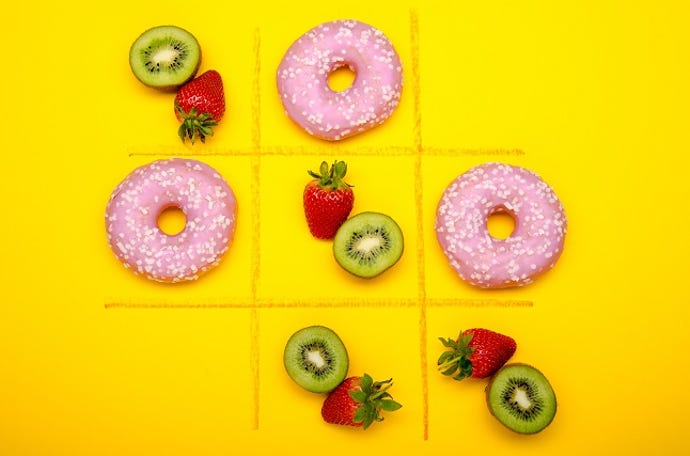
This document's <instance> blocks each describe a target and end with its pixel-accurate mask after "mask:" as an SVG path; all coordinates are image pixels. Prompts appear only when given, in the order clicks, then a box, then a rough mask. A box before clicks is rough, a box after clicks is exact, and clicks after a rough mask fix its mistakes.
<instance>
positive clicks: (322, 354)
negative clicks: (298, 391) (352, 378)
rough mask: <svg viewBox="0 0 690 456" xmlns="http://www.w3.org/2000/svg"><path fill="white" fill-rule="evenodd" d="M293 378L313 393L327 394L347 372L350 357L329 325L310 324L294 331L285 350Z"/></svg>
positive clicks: (289, 373) (287, 367) (284, 357)
mask: <svg viewBox="0 0 690 456" xmlns="http://www.w3.org/2000/svg"><path fill="white" fill-rule="evenodd" d="M283 364H284V365H285V370H286V371H287V373H288V375H289V376H290V378H292V380H294V381H295V383H297V384H298V385H300V386H301V387H302V388H304V389H306V390H307V391H311V392H313V393H327V392H329V391H331V390H333V389H335V387H336V386H338V385H339V384H340V383H341V382H342V381H343V380H345V376H346V375H347V369H348V367H349V359H348V356H347V350H346V349H345V345H344V344H343V342H342V340H341V339H340V337H338V335H337V334H336V333H335V332H334V331H333V330H332V329H330V328H327V327H325V326H318V325H316V326H308V327H306V328H302V329H300V330H299V331H297V332H296V333H294V334H293V335H292V336H291V337H290V338H289V339H288V341H287V344H286V345H285V351H284V353H283Z"/></svg>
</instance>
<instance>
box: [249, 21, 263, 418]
mask: <svg viewBox="0 0 690 456" xmlns="http://www.w3.org/2000/svg"><path fill="white" fill-rule="evenodd" d="M253 48H254V49H253V50H254V74H253V78H252V146H253V149H254V150H255V153H254V154H253V155H252V158H251V167H252V183H251V194H252V211H253V214H252V215H253V217H252V231H253V233H252V252H253V255H252V259H251V270H252V275H251V276H252V277H253V278H254V280H252V283H251V300H252V302H256V300H257V297H258V293H259V279H260V278H261V217H260V215H261V153H260V152H261V31H260V29H259V28H258V27H257V28H256V29H254V41H253ZM249 320H250V332H249V333H250V337H251V341H250V344H251V345H250V369H251V372H252V403H253V405H254V408H253V415H252V429H253V430H258V429H259V417H260V412H261V407H260V406H261V400H260V399H261V398H260V392H261V388H260V380H261V375H260V366H261V347H260V344H259V341H260V339H259V311H258V308H257V307H255V306H254V307H252V309H251V312H250V313H249Z"/></svg>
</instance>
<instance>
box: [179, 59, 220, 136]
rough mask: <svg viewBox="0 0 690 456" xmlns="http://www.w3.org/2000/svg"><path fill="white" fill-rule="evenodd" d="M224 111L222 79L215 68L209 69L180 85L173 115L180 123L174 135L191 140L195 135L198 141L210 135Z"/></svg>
mask: <svg viewBox="0 0 690 456" xmlns="http://www.w3.org/2000/svg"><path fill="white" fill-rule="evenodd" d="M223 114H225V94H224V92H223V80H222V78H221V77H220V74H218V72H217V71H215V70H209V71H207V72H205V73H204V74H202V75H201V76H199V77H197V78H196V79H193V80H191V81H190V82H188V83H187V84H185V85H183V86H182V87H180V89H179V90H178V91H177V94H176V95H175V116H176V117H177V120H179V121H180V122H182V125H180V128H179V129H178V135H179V136H180V138H181V139H182V141H183V142H184V141H185V139H187V138H189V140H190V141H191V142H192V144H193V143H194V141H195V139H196V138H197V137H198V138H199V139H200V140H201V142H205V141H206V137H207V136H211V135H213V128H212V127H214V126H216V125H218V122H220V119H222V118H223Z"/></svg>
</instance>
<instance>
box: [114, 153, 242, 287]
mask: <svg viewBox="0 0 690 456" xmlns="http://www.w3.org/2000/svg"><path fill="white" fill-rule="evenodd" d="M170 207H177V208H179V209H180V210H181V211H182V212H183V213H184V214H185V217H186V219H187V222H186V225H185V228H184V230H182V232H180V233H178V234H176V235H172V236H171V235H168V234H166V233H164V232H163V231H161V230H160V228H159V227H158V216H159V215H160V214H161V212H162V211H163V210H165V209H167V208H170ZM236 207H237V205H236V201H235V195H234V194H233V192H232V190H231V189H230V186H228V184H227V183H226V182H225V180H224V179H223V178H222V177H221V176H220V174H218V172H216V171H215V170H214V169H213V168H211V167H210V166H208V165H206V164H204V163H201V162H199V161H196V160H187V159H181V158H171V159H166V160H157V161H154V162H152V163H150V164H148V165H145V166H141V167H139V168H137V169H135V170H134V171H132V172H131V173H130V174H129V175H128V176H127V177H126V178H125V179H124V180H123V181H122V182H121V183H120V184H119V185H118V186H117V187H115V190H114V191H113V193H112V194H111V195H110V199H109V200H108V204H107V206H106V210H105V224H106V231H107V237H108V244H109V245H110V248H111V249H112V250H113V252H114V253H115V256H116V257H117V258H118V259H119V260H120V261H122V263H123V264H124V265H125V267H126V268H128V269H131V270H132V271H134V273H135V274H142V275H144V276H146V277H147V278H149V279H151V280H155V281H159V282H181V281H186V280H195V279H197V278H199V276H200V275H201V274H202V273H204V272H206V271H207V270H209V269H211V268H212V267H214V266H216V265H217V264H218V263H219V262H220V259H221V257H222V255H223V254H224V253H225V251H226V250H227V249H228V246H229V245H230V241H231V239H232V235H233V233H234V230H235V211H236Z"/></svg>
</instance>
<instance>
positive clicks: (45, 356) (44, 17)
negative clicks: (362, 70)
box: [0, 0, 690, 455]
mask: <svg viewBox="0 0 690 456" xmlns="http://www.w3.org/2000/svg"><path fill="white" fill-rule="evenodd" d="M239 5H240V3H238V2H228V1H224V2H220V1H218V2H215V1H207V2H203V3H199V4H198V5H196V4H195V5H190V2H189V1H184V2H183V1H177V0H169V1H167V2H164V3H160V2H146V1H137V2H134V1H130V0H123V1H121V2H115V3H111V4H109V5H105V6H102V5H101V4H100V3H98V2H95V3H94V2H80V3H75V2H70V1H67V2H45V1H39V2H12V3H10V4H9V5H5V6H4V7H3V13H2V15H1V16H0V22H1V23H2V29H3V32H4V33H3V38H4V42H5V43H6V46H5V57H4V64H3V69H2V79H1V84H0V100H1V102H2V123H1V125H2V126H1V127H0V131H1V132H2V146H0V148H1V149H2V159H3V162H2V170H3V172H2V179H1V180H0V195H2V205H1V207H2V222H1V224H0V260H1V263H2V274H0V285H1V293H2V294H1V296H2V297H1V298H0V454H2V455H63V454H64V455H82V454H89V455H91V454H99V455H107V454H113V455H125V454H127V455H129V454H147V455H152V454H165V455H171V454H184V455H216V454H268V453H270V452H275V453H277V454H308V453H309V452H311V451H315V452H318V454H346V453H347V454H349V453H354V452H356V453H361V452H364V451H368V452H371V454H374V453H375V452H376V453H378V454H389V453H394V452H395V453H397V452H400V451H407V450H409V452H410V454H441V453H444V454H472V453H473V452H474V454H476V452H479V451H487V452H488V453H487V454H520V455H521V454H525V455H526V454H530V455H535V454H544V455H549V454H566V453H567V454H570V453H572V454H687V453H688V452H690V443H689V442H688V440H687V436H686V434H687V431H686V429H687V416H688V413H687V411H688V408H689V407H690V401H689V400H688V394H687V393H686V391H685V388H686V385H687V383H688V382H687V377H686V376H687V375H688V374H689V373H690V369H689V368H690V365H689V362H688V358H689V357H688V349H689V348H690V340H689V337H688V328H687V326H688V322H689V320H690V319H689V318H688V317H689V312H688V304H690V293H689V292H688V287H687V282H688V279H687V277H688V272H690V268H688V265H687V262H688V256H689V254H690V248H689V245H690V243H689V242H688V236H687V233H688V226H689V225H690V223H689V222H690V220H689V218H688V213H689V211H688V209H687V207H686V205H687V201H688V197H689V196H690V192H689V191H688V177H687V171H686V170H687V165H688V163H689V160H688V158H687V154H688V146H690V141H689V140H688V127H689V125H688V114H689V113H688V107H689V106H690V55H689V54H688V49H689V48H688V45H689V44H690V40H689V39H688V26H687V24H688V21H689V20H690V17H689V15H688V11H687V8H686V7H685V6H682V5H683V2H679V1H672V0H667V1H666V0H659V1H655V2H643V1H622V0H612V1H606V2H601V1H595V0H585V1H577V2H550V1H523V2H519V1H507V0H505V1H497V0H490V1H486V2H470V1H458V2H431V1H423V2H422V1H411V0H408V1H403V2H394V1H386V2H372V1H367V2H359V1H348V2H327V1H321V2H307V3H303V4H296V3H291V2H260V1H259V2H249V3H247V6H244V7H241V6H239ZM338 18H356V19H359V20H362V21H365V22H369V23H371V24H373V25H375V26H376V27H378V28H380V29H381V30H383V31H384V32H385V33H386V34H387V35H388V37H389V38H390V39H391V41H392V42H393V43H394V45H395V46H396V48H397V49H398V51H399V53H400V56H401V59H402V61H403V63H404V76H405V88H404V91H403V95H402V102H401V104H400V106H399V109H398V110H397V111H396V112H395V114H394V115H393V116H392V117H391V118H390V119H389V120H388V122H386V123H385V124H384V125H383V126H381V127H379V128H377V129H376V130H373V131H371V132H369V133H367V134H363V135H360V136H358V137H355V138H352V139H350V140H347V141H345V142H342V143H339V144H329V143H324V142H321V141H318V140H315V139H313V138H310V137H308V136H307V135H306V134H305V133H304V132H302V131H301V130H300V129H298V128H297V127H296V126H295V125H293V124H292V123H291V122H290V121H289V120H288V119H287V118H286V117H285V115H284V114H283V111H282V108H281V106H280V102H279V98H278V96H277V94H276V90H275V84H274V73H275V69H276V67H277V65H278V63H279V61H280V58H281V57H282V55H283V53H284V51H285V50H286V49H287V47H288V46H289V45H290V43H291V42H292V41H293V40H294V39H295V38H297V37H298V36H299V35H301V34H302V33H303V32H305V31H306V30H307V29H309V28H311V27H312V26H315V25H317V24H319V23H321V22H324V21H327V20H332V19H338ZM167 23H170V24H176V25H179V26H182V27H185V28H187V29H188V30H190V31H192V33H194V34H195V35H196V37H197V38H198V39H199V41H200V43H201V46H202V49H203V53H204V54H203V63H202V68H201V69H202V71H203V70H207V69H210V68H215V69H217V70H218V71H219V72H220V73H221V74H222V75H223V78H224V82H225V86H226V96H227V99H228V106H229V108H228V113H227V115H226V117H225V118H224V119H223V121H222V124H221V125H220V126H219V127H218V128H217V132H216V135H215V136H214V137H213V138H211V140H209V141H208V143H207V144H206V145H195V146H193V147H191V146H189V145H187V146H183V145H182V144H181V143H180V141H179V140H178V138H177V137H176V132H175V130H176V121H175V119H174V116H173V115H172V95H170V94H161V93H157V92H155V91H153V90H150V89H147V88H146V87H143V86H142V85H141V84H139V83H138V82H137V81H136V80H135V79H134V78H133V76H132V75H131V73H130V71H129V68H128V64H127V53H128V49H129V46H130V44H131V42H132V41H133V40H134V39H135V38H136V37H137V36H138V34H139V33H141V32H142V31H143V30H145V29H146V28H149V27H151V26H154V25H159V24H167ZM178 155H179V156H190V157H193V158H197V159H201V160H204V161H206V162H207V163H209V164H211V165H212V166H214V167H216V168H217V169H218V170H219V171H220V172H221V173H222V174H223V175H224V176H225V178H226V179H227V180H228V182H229V183H230V185H231V186H232V187H233V189H234V190H235V193H236V195H237V197H238V201H239V218H238V226H237V231H236V237H235V240H234V243H233V244H232V247H231V249H230V251H229V253H228V255H227V256H226V257H225V259H224V261H223V262H222V263H221V265H220V266H219V267H218V268H216V269H215V270H213V271H212V272H211V273H209V274H208V275H207V276H205V277H203V278H202V279H201V280H200V281H198V282H196V283H192V284H185V285H181V286H169V285H160V284H155V283H152V282H149V281H146V280H145V279H142V278H139V277H135V276H134V275H132V274H130V273H129V272H128V271H126V270H125V269H124V268H122V267H121V265H120V264H119V263H118V262H117V261H116V260H115V258H114V256H113V255H112V253H111V252H110V250H109V249H108V246H107V244H106V242H105V231H104V226H103V211H104V207H105V203H106V200H107V198H108V196H109V194H110V192H111V191H112V189H113V188H114V187H115V185H117V183H118V182H119V181H120V180H121V179H122V178H123V177H124V176H125V175H126V174H127V173H129V172H130V171H131V170H132V169H134V168H135V167H136V166H139V165H141V164H144V163H148V162H149V161H152V160H154V159H156V158H163V157H168V156H178ZM336 158H338V159H344V160H346V161H347V162H348V163H349V174H348V176H349V181H350V183H352V184H354V185H355V192H356V202H355V209H354V211H355V212H359V211H363V210H377V211H381V212H386V213H388V214H390V215H392V216H393V217H394V218H395V219H396V220H397V221H398V222H399V224H400V225H401V227H402V228H403V231H404V233H405V238H406V246H405V253H404V255H403V258H402V260H401V261H400V262H399V263H398V264H397V265H396V266H395V267H394V268H393V269H391V270H390V271H388V272H386V273H385V274H384V275H382V276H380V277H378V278H376V279H374V280H371V281H361V280H358V279H355V278H353V277H350V276H348V275H347V274H346V273H344V272H343V271H342V270H340V269H339V268H338V267H337V266H336V265H335V263H334V261H333V260H332V256H331V253H330V244H329V243H328V242H320V241H316V240H314V239H312V238H311V237H310V236H309V234H308V231H307V229H306V225H305V223H304V220H303V215H302V209H301V191H302V187H303V185H304V184H305V183H306V180H307V179H308V176H307V174H306V170H307V169H310V168H316V167H318V164H319V162H320V161H321V160H323V159H326V160H329V161H330V160H333V159H336ZM491 160H500V161H505V162H509V163H514V164H517V165H521V166H526V167H528V168H531V169H533V170H534V171H536V172H537V173H539V174H540V175H541V176H542V177H543V178H544V179H545V180H546V181H547V182H549V183H550V184H551V185H552V186H553V187H554V189H555V190H556V192H557V193H558V195H559V196H560V198H561V199H562V201H563V204H564V206H565V208H566V211H567V215H568V219H569V232H568V235H567V239H566V247H565V251H564V254H563V256H562V257H561V259H560V261H559V263H558V264H557V265H556V268H555V269H554V270H552V271H550V272H549V273H547V274H546V275H545V276H543V277H542V278H540V280H538V281H537V282H536V283H535V284H533V285H531V286H528V287H525V288H522V289H512V290H502V291H483V290H477V289H473V288H471V287H470V286H468V285H466V284H465V283H463V282H462V281H461V280H460V279H459V278H458V277H457V276H456V275H455V274H454V272H453V271H452V270H451V269H450V267H449V266H448V264H447V262H446V261H445V258H444V257H443V255H442V253H441V251H440V249H439V247H438V245H437V243H436V240H435V236H434V232H433V221H434V216H435V206H436V204H437V202H438V200H439V198H440V195H441V193H442V191H443V189H444V188H445V186H446V185H447V184H448V183H449V182H450V181H451V180H452V179H453V178H454V177H456V176H457V175H459V174H460V173H462V172H463V171H465V170H466V169H468V168H469V167H471V166H473V165H475V164H479V163H482V162H486V161H491ZM310 324H324V325H327V326H330V327H332V328H333V329H335V330H336V332H338V333H339V334H340V335H341V337H342V338H343V340H344V341H345V343H346V346H347V347H348V350H349V352H350V358H351V369H350V372H351V374H360V373H363V372H368V373H370V374H371V375H373V376H374V377H377V378H379V379H383V378H387V377H389V376H392V377H393V378H394V380H395V386H394V387H393V389H392V390H391V392H392V393H393V394H394V396H395V398H396V399H397V400H398V401H400V402H401V403H403V408H402V409H401V410H400V411H398V412H395V413H394V414H388V415H387V417H386V421H385V422H384V423H381V424H378V425H376V426H375V427H373V428H371V429H370V430H368V431H367V432H362V431H361V430H358V429H350V428H343V427H338V426H330V425H326V424H324V423H322V422H321V419H320V416H319V408H320V404H321V400H322V398H321V397H320V396H317V395H313V394H310V393H307V392H305V391H303V390H300V389H299V388H298V387H297V386H296V385H295V384H293V383H292V382H291V381H290V380H289V379H288V378H287V375H286V374H285V373H284V371H283V368H282V364H281V363H282V359H281V356H282V349H283V346H284V343H285V341H286V340H287V338H288V337H289V335H290V334H291V333H292V332H294V331H295V330H297V329H299V328H301V327H303V326H306V325H310ZM472 326H483V327H489V328H492V329H495V330H497V331H500V332H504V333H506V334H510V335H512V336H513V337H514V338H515V339H516V340H517V342H518V350H517V352H516V354H515V356H514V358H513V360H514V361H521V362H527V363H531V364H534V365H535V366H537V367H538V368H539V369H540V370H542V371H543V372H544V373H545V374H546V375H547V377H548V378H549V379H550V381H551V383H552V384H553V386H554V388H555V390H556V394H557V396H558V400H559V409H558V413H557V415H556V419H555V421H554V422H553V423H552V425H551V426H550V427H549V428H547V429H546V430H545V431H544V432H542V433H540V434H538V435H535V436H519V435H515V434H512V433H511V432H510V431H508V430H506V429H504V428H503V427H502V426H500V424H498V422H497V421H495V420H494V419H493V418H491V417H490V415H489V414H488V410H487V408H486V406H485V405H484V397H483V389H484V386H485V382H483V381H475V380H468V381H465V382H462V383H456V382H453V381H451V380H449V379H446V378H443V377H441V376H440V375H439V374H438V373H437V372H436V371H435V368H434V362H435V359H436V357H437V356H438V354H439V353H440V349H441V346H440V344H439V343H438V340H437V337H439V336H443V337H450V336H453V335H456V334H457V332H458V331H459V330H460V329H462V328H467V327H472Z"/></svg>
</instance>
